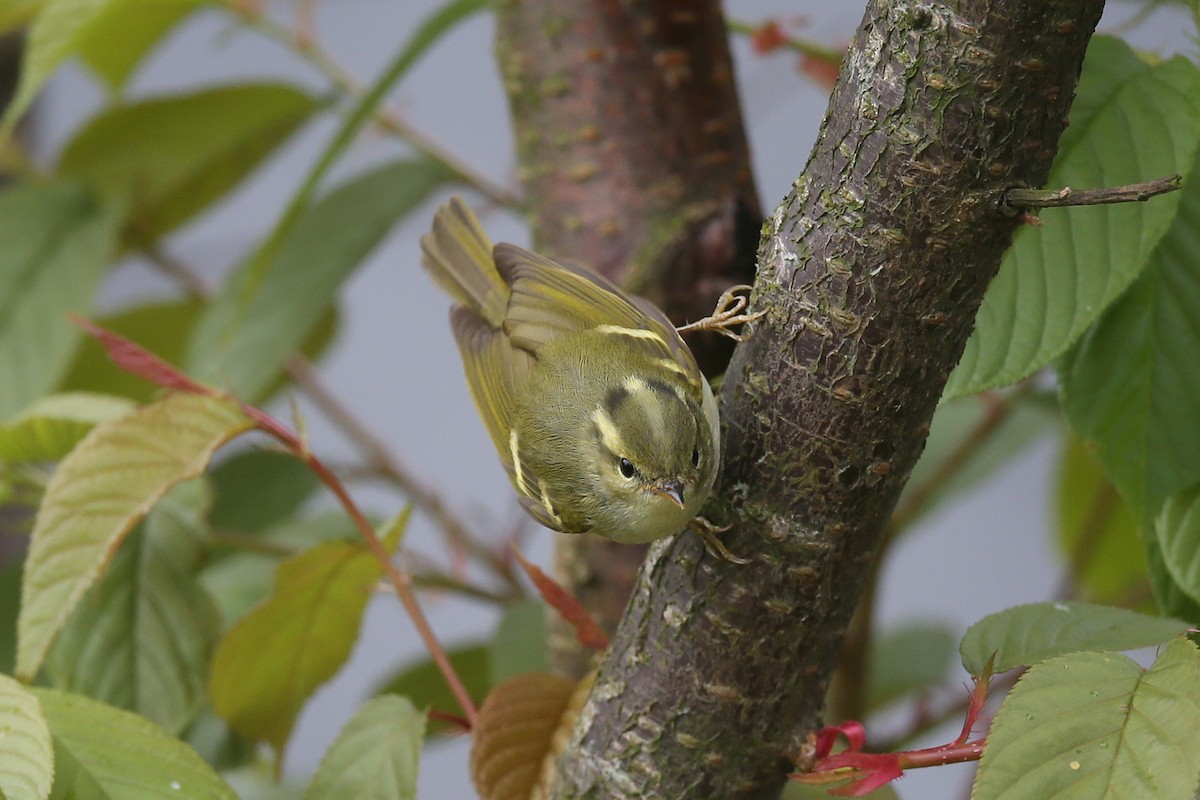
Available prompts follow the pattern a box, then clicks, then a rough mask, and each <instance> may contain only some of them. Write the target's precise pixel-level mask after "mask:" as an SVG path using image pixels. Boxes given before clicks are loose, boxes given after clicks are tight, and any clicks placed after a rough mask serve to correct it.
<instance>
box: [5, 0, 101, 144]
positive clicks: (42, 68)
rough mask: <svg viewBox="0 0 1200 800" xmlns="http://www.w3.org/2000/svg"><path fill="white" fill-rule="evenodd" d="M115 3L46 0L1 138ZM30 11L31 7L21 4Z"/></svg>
mask: <svg viewBox="0 0 1200 800" xmlns="http://www.w3.org/2000/svg"><path fill="white" fill-rule="evenodd" d="M112 2H114V0H45V2H44V3H42V4H41V5H42V8H41V10H40V12H39V13H38V14H37V16H36V17H34V18H33V25H32V26H31V27H30V30H29V35H28V38H27V40H26V42H25V54H24V59H23V61H22V63H21V71H20V79H19V83H18V84H17V90H16V93H15V94H14V95H13V98H12V100H10V101H9V104H8V108H7V109H5V113H4V120H3V126H2V127H0V139H2V138H5V137H6V136H7V135H8V134H9V132H10V131H11V130H12V126H13V125H14V124H15V123H16V121H17V120H18V119H20V117H21V115H23V114H24V113H25V111H26V110H27V109H28V108H29V105H30V104H31V103H32V102H33V99H34V97H35V96H36V95H37V93H38V91H40V90H41V88H42V86H43V85H44V84H45V83H46V81H48V80H49V79H50V76H51V75H53V74H54V71H55V70H56V69H58V67H59V65H60V64H62V62H63V61H66V60H67V59H68V58H70V57H71V56H72V55H73V54H74V53H75V52H76V50H77V49H78V47H79V41H80V39H81V38H82V37H83V36H84V35H85V34H86V31H87V27H88V25H90V24H91V23H92V21H93V20H94V19H95V18H96V17H97V16H99V15H100V14H102V13H103V12H104V9H105V8H106V7H107V6H108V5H110V4H111V3H112ZM22 6H23V7H24V8H20V9H19V10H20V11H24V10H25V9H28V7H29V6H28V4H24V3H23V4H22Z"/></svg>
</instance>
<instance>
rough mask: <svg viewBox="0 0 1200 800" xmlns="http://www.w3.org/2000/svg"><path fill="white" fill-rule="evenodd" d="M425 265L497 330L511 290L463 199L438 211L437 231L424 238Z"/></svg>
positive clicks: (443, 285)
mask: <svg viewBox="0 0 1200 800" xmlns="http://www.w3.org/2000/svg"><path fill="white" fill-rule="evenodd" d="M421 250H422V253H423V254H424V257H423V258H422V260H421V261H422V264H424V266H425V268H426V269H427V270H429V272H430V274H432V275H433V278H434V280H436V281H437V282H438V284H439V285H440V286H441V287H442V288H444V289H445V290H446V291H447V292H449V293H450V295H451V296H452V297H453V298H454V300H455V302H457V303H458V304H460V305H462V306H465V307H467V308H470V309H471V310H473V311H475V312H476V313H477V314H478V315H479V316H480V317H482V318H483V320H484V321H485V322H486V323H487V324H488V325H490V326H492V327H493V328H498V327H500V324H501V323H502V322H503V321H504V315H505V312H506V311H507V309H508V297H509V290H508V286H506V285H505V283H504V281H503V279H502V278H501V277H500V273H499V272H497V271H496V265H495V262H494V261H493V260H492V243H491V241H490V240H489V239H488V236H487V234H486V233H484V231H483V228H482V227H481V226H480V224H479V220H478V219H476V218H475V214H474V212H472V211H471V209H470V208H469V207H468V206H467V204H466V203H464V202H463V201H462V199H461V198H459V197H452V198H451V199H450V202H448V203H446V204H445V205H444V206H442V207H441V208H439V209H438V210H437V213H435V214H434V217H433V229H432V230H431V231H430V232H429V233H427V234H425V235H424V236H423V237H421Z"/></svg>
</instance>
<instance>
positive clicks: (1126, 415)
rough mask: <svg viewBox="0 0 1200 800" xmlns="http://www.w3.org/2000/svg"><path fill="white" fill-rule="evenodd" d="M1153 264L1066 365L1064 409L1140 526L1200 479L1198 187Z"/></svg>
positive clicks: (1188, 187) (1187, 192)
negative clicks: (1170, 497) (1198, 411)
mask: <svg viewBox="0 0 1200 800" xmlns="http://www.w3.org/2000/svg"><path fill="white" fill-rule="evenodd" d="M1182 195H1183V198H1182V204H1181V205H1180V207H1179V215H1178V217H1177V218H1176V219H1175V223H1174V224H1173V225H1172V226H1171V230H1170V231H1168V233H1167V235H1166V237H1164V238H1163V240H1162V242H1161V243H1160V244H1159V246H1158V249H1157V250H1156V251H1155V253H1154V257H1153V258H1152V259H1151V263H1150V267H1149V268H1148V269H1147V270H1146V272H1145V273H1144V274H1143V275H1142V276H1141V277H1140V278H1139V279H1138V280H1137V282H1136V283H1134V285H1133V286H1132V287H1131V288H1130V290H1129V291H1128V292H1127V293H1126V294H1125V296H1123V297H1122V298H1121V299H1120V300H1119V301H1118V302H1117V303H1116V304H1115V305H1114V306H1113V307H1112V308H1110V309H1109V310H1108V313H1106V314H1105V315H1104V317H1103V319H1101V320H1100V322H1099V323H1097V324H1096V325H1095V326H1093V327H1092V329H1091V330H1090V331H1089V332H1088V333H1087V335H1086V336H1084V338H1083V340H1082V341H1080V343H1079V345H1078V346H1077V347H1076V348H1075V349H1074V350H1073V351H1071V353H1069V354H1068V355H1067V357H1066V358H1064V359H1063V361H1062V364H1061V366H1060V369H1059V377H1060V380H1061V383H1062V399H1063V411H1064V413H1065V414H1066V416H1067V420H1068V421H1069V422H1070V424H1071V427H1072V428H1074V430H1075V431H1076V432H1077V433H1078V434H1079V436H1080V437H1081V438H1083V439H1084V440H1085V441H1087V442H1088V443H1089V444H1090V445H1092V446H1094V448H1095V453H1096V456H1097V458H1099V460H1100V463H1101V465H1102V466H1103V467H1104V471H1105V472H1106V473H1107V474H1108V476H1109V478H1111V479H1112V482H1113V483H1115V484H1116V485H1117V488H1118V489H1120V490H1121V494H1123V495H1124V496H1125V499H1126V500H1127V501H1128V502H1129V505H1130V506H1131V507H1132V508H1133V511H1134V514H1135V515H1136V516H1137V518H1138V519H1139V521H1146V522H1148V521H1149V519H1150V518H1152V517H1153V515H1154V514H1155V513H1157V511H1158V508H1159V506H1160V505H1161V504H1162V502H1163V500H1165V499H1166V497H1167V496H1168V495H1170V494H1173V493H1175V492H1177V491H1179V490H1181V489H1183V488H1184V487H1185V486H1188V485H1189V484H1192V483H1195V482H1196V481H1198V480H1200V458H1197V457H1196V454H1197V453H1200V418H1198V417H1197V415H1196V414H1195V408H1196V407H1197V406H1198V405H1200V370H1197V369H1196V353H1197V352H1200V325H1197V323H1196V309H1197V308H1200V270H1197V269H1196V264H1197V263H1200V180H1193V181H1189V182H1188V183H1187V184H1185V186H1184V188H1183V192H1182Z"/></svg>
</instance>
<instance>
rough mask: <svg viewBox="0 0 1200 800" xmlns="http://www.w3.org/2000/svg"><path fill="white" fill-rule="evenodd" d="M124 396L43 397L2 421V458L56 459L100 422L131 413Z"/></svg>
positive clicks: (68, 394)
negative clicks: (6, 420)
mask: <svg viewBox="0 0 1200 800" xmlns="http://www.w3.org/2000/svg"><path fill="white" fill-rule="evenodd" d="M133 409H134V404H133V403H131V402H130V401H129V400H126V399H125V398H123V397H109V396H108V395H103V394H89V393H86V392H68V393H64V394H54V395H49V396H46V397H42V398H40V399H38V400H35V401H34V402H33V405H31V406H29V407H28V408H26V409H25V410H24V411H23V412H21V413H20V414H18V415H17V416H16V417H14V418H13V419H12V420H10V421H9V422H4V423H0V459H5V460H8V461H57V460H58V459H60V458H62V457H63V456H65V455H66V454H67V453H69V452H71V449H72V448H74V447H75V445H77V444H79V442H80V441H81V440H82V439H83V437H84V436H86V435H87V434H88V432H89V431H90V430H91V429H92V428H94V427H96V425H98V424H99V423H101V422H108V421H110V420H114V419H118V418H120V417H123V416H126V415H127V414H130V413H131V412H132V411H133Z"/></svg>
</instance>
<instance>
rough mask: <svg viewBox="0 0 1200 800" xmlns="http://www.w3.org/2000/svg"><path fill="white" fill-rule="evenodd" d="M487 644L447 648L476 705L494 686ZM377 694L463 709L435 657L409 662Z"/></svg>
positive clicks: (435, 730) (437, 727)
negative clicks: (435, 661) (434, 659)
mask: <svg viewBox="0 0 1200 800" xmlns="http://www.w3.org/2000/svg"><path fill="white" fill-rule="evenodd" d="M488 650H489V648H488V646H487V645H486V644H471V645H465V646H462V647H455V648H452V649H450V650H447V651H446V655H447V657H449V659H450V663H451V664H452V665H453V666H454V671H455V672H456V673H457V674H458V677H459V678H461V679H462V682H463V686H464V687H466V690H467V694H469V695H470V696H471V699H472V700H474V701H475V702H476V704H478V703H480V702H482V701H483V699H484V698H485V697H487V693H488V690H489V689H491V687H492V683H491V664H490V661H491V659H490V654H489V652H488ZM376 694H392V695H401V696H403V697H407V698H408V699H409V700H411V701H412V702H413V705H415V706H416V707H417V708H425V709H433V710H435V711H443V712H446V713H449V714H457V713H458V711H459V708H458V700H457V699H455V697H454V693H453V692H452V691H450V687H448V686H447V685H446V680H445V678H443V677H442V673H441V671H440V670H439V669H438V667H437V664H435V663H434V661H433V659H432V658H423V659H421V660H420V661H416V662H414V663H411V664H406V665H404V666H403V667H401V668H400V670H399V671H398V672H397V673H396V674H395V675H394V676H392V677H391V678H388V679H387V681H386V682H385V683H384V684H383V685H382V686H381V687H380V688H379V689H378V690H377V691H376ZM431 728H432V729H431V730H430V733H439V732H442V731H444V730H445V725H439V724H438V722H437V721H436V720H434V721H433V724H432V726H431Z"/></svg>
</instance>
